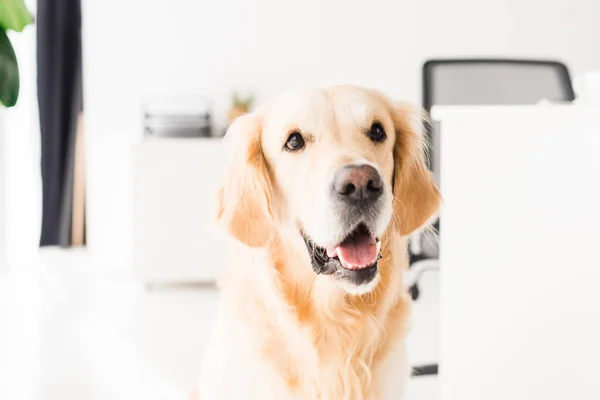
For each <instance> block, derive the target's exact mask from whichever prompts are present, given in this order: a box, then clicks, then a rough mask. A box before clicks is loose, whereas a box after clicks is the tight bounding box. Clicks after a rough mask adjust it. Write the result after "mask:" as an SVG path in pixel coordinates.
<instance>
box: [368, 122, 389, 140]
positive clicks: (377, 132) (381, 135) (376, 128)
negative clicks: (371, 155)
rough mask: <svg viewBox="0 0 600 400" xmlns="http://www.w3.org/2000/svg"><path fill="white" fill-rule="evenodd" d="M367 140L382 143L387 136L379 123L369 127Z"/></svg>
mask: <svg viewBox="0 0 600 400" xmlns="http://www.w3.org/2000/svg"><path fill="white" fill-rule="evenodd" d="M368 135H369V138H370V139H371V140H372V141H374V142H383V141H384V140H385V138H386V137H387V135H386V134H385V130H383V126H381V124H380V123H379V122H375V123H374V124H373V125H372V126H371V130H370V131H369V133H368Z"/></svg>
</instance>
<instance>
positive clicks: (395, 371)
mask: <svg viewBox="0 0 600 400" xmlns="http://www.w3.org/2000/svg"><path fill="white" fill-rule="evenodd" d="M419 126H420V115H419V113H415V112H414V111H413V110H412V109H411V108H409V107H406V106H395V105H393V104H392V103H391V102H390V101H388V100H387V99H386V98H385V97H384V96H382V95H381V94H379V93H378V92H376V91H373V90H368V89H362V88H358V87H352V86H336V87H332V88H329V89H326V90H304V91H299V92H295V93H292V94H289V95H286V96H283V97H281V98H279V99H277V100H274V101H272V102H269V103H268V104H265V105H263V106H262V107H260V108H259V109H258V110H257V111H256V112H254V113H252V114H248V115H245V116H242V117H240V118H238V119H237V120H236V121H235V122H234V123H233V124H232V125H231V127H230V129H229V131H228V133H227V137H228V139H229V141H230V143H231V145H232V146H233V152H232V159H231V160H230V163H229V165H228V167H227V169H226V172H225V178H224V182H223V186H222V188H221V190H220V191H219V195H218V219H219V222H220V224H222V226H223V227H224V228H225V230H226V231H227V232H228V234H229V235H230V236H232V237H233V238H234V239H236V240H235V241H234V242H235V243H234V248H233V249H232V251H231V253H230V254H229V256H230V258H231V259H230V260H229V263H228V264H229V265H228V270H227V271H226V273H225V275H224V277H223V280H222V282H221V288H222V292H221V295H222V299H221V303H220V307H219V311H218V315H217V320H216V325H215V328H214V331H213V335H212V337H211V342H210V344H209V346H208V349H207V352H206V355H205V359H204V362H203V368H202V374H201V378H200V381H199V385H198V396H199V398H200V399H202V400H217V399H218V400H225V399H227V400H240V399H257V400H258V399H260V400H268V399H273V400H288V399H320V400H344V399H345V400H365V399H378V400H379V399H380V400H388V399H389V400H392V399H393V400H399V399H402V398H403V396H404V390H405V388H406V385H407V381H408V378H409V375H410V369H411V368H410V365H409V363H408V361H407V358H406V349H405V338H406V335H407V328H408V318H409V315H410V309H411V299H410V297H409V294H408V291H407V287H406V285H405V284H404V283H403V274H404V272H405V270H406V269H407V267H408V249H407V241H408V236H409V234H410V233H411V232H413V231H415V230H417V229H419V228H421V227H422V226H423V225H425V224H427V222H428V221H430V220H431V219H432V217H433V216H434V214H436V212H437V209H438V205H439V202H440V195H439V192H438V189H437V188H436V186H435V184H434V182H433V180H432V177H431V175H430V173H429V171H428V169H427V167H426V164H425V162H424V150H425V149H424V144H423V138H422V135H421V133H420V132H419Z"/></svg>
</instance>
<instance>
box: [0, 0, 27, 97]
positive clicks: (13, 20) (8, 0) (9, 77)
mask: <svg viewBox="0 0 600 400" xmlns="http://www.w3.org/2000/svg"><path fill="white" fill-rule="evenodd" d="M32 22H33V18H32V16H31V14H30V13H29V11H28V10H27V7H25V3H24V2H23V0H0V105H4V106H5V107H12V106H14V105H15V104H16V103H17V99H18V98H19V66H18V64H17V57H16V55H15V51H14V49H13V47H12V45H11V43H10V39H9V38H8V36H7V34H6V31H8V30H12V31H16V32H21V31H22V30H23V29H24V28H25V27H26V26H27V25H29V24H30V23H32Z"/></svg>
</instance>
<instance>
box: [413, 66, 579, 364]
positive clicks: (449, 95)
mask: <svg viewBox="0 0 600 400" xmlns="http://www.w3.org/2000/svg"><path fill="white" fill-rule="evenodd" d="M422 81H423V107H424V108H425V110H426V111H427V112H429V111H430V110H431V107H432V106H435V105H508V104H511V105H525V104H537V103H539V102H540V101H549V102H571V101H573V100H574V99H575V94H574V92H573V86H572V83H571V78H570V75H569V71H568V69H567V67H566V66H565V65H564V64H562V63H560V62H556V61H539V60H513V59H437V60H429V61H427V62H426V63H425V64H424V65H423V75H422ZM437 133H438V130H437V129H436V124H430V125H429V126H427V131H426V135H427V138H428V140H429V142H430V143H431V151H430V153H429V158H428V160H427V161H428V165H429V168H430V169H431V171H432V172H433V174H434V177H435V179H436V181H437V182H438V183H439V182H440V178H441V173H440V172H443V171H440V168H439V159H440V158H439V157H440V151H439V143H440V141H439V137H438V136H437ZM435 228H436V229H435V230H434V231H433V232H423V233H418V234H415V235H413V237H412V238H411V247H410V257H411V268H410V270H409V273H410V274H411V276H410V278H409V279H410V283H412V285H411V286H410V288H411V294H412V297H413V299H415V300H416V299H417V298H418V297H419V294H420V291H419V286H418V281H419V279H420V277H421V276H422V274H423V273H425V272H427V271H432V270H437V269H438V268H439V265H438V263H437V260H438V258H439V242H438V240H437V235H436V232H435V231H437V230H439V222H438V223H436V226H435ZM415 371H416V372H415V374H416V375H429V374H437V365H427V366H420V367H415Z"/></svg>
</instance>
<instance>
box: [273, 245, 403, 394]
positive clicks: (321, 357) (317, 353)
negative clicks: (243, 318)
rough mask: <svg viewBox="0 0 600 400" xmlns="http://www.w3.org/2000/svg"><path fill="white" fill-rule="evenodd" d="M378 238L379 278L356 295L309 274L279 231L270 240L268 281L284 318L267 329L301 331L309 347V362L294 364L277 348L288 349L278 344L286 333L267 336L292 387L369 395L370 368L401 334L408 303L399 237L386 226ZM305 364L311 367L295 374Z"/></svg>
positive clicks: (329, 279)
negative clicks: (272, 269)
mask: <svg viewBox="0 0 600 400" xmlns="http://www.w3.org/2000/svg"><path fill="white" fill-rule="evenodd" d="M382 242H383V243H382V255H383V258H382V259H381V260H380V261H379V273H380V281H379V283H378V284H377V286H376V287H375V288H374V289H373V290H372V291H371V292H369V293H365V294H362V295H352V294H348V293H346V292H344V291H343V289H342V288H341V287H339V286H338V285H336V283H335V281H334V279H335V278H333V277H332V276H318V275H316V274H315V273H314V272H313V270H312V268H311V265H310V260H309V258H308V256H307V254H301V251H298V250H294V248H293V247H292V246H286V244H285V241H283V240H281V238H279V240H274V241H273V243H272V245H271V246H269V249H268V255H269V258H270V260H271V262H272V266H274V267H275V271H276V272H277V273H275V274H273V275H272V279H273V286H272V287H273V288H274V290H275V291H276V292H277V293H276V295H277V296H278V297H279V298H281V299H284V303H285V304H284V307H283V308H282V309H281V310H279V311H278V312H282V313H285V315H286V319H289V321H290V324H284V325H285V326H286V328H282V327H280V326H277V325H275V324H273V325H272V326H271V328H272V329H273V330H275V331H278V332H277V334H273V335H272V337H274V338H275V337H278V335H281V336H279V337H286V335H295V333H296V334H299V333H300V332H302V335H299V336H303V337H304V339H305V340H306V342H307V347H309V348H310V351H312V352H313V354H314V359H313V360H312V361H310V362H312V363H316V365H314V366H312V368H298V366H297V365H295V364H294V363H297V360H298V358H296V357H293V356H289V357H288V356H284V355H291V354H294V349H291V348H285V346H286V345H287V346H289V345H290V340H289V339H288V340H275V341H273V342H271V343H269V345H268V346H266V348H267V349H268V351H267V353H268V354H270V358H271V359H272V360H273V361H274V362H275V363H276V364H278V366H277V368H278V370H279V371H286V372H285V374H286V380H287V381H288V383H289V384H290V385H298V390H309V389H310V391H311V393H312V394H313V395H314V393H315V392H316V393H319V396H317V397H318V398H322V399H328V398H331V399H339V398H364V399H371V398H373V390H374V389H373V383H374V382H373V379H374V378H373V376H374V373H373V372H374V370H375V368H376V366H377V364H378V363H380V362H381V355H382V354H387V350H389V347H390V346H392V345H393V344H394V343H397V341H398V340H399V339H400V338H401V337H403V336H405V334H406V326H407V323H406V322H407V321H406V320H407V318H408V315H409V311H410V304H411V301H410V297H409V296H408V293H407V291H406V288H404V286H403V283H402V275H403V271H404V269H405V268H406V267H407V265H408V255H407V244H406V240H403V239H400V240H394V238H393V236H392V235H389V234H388V235H384V237H383V238H382ZM286 330H288V331H286ZM289 330H291V331H292V332H290V331H289ZM293 331H295V332H293ZM300 356H302V355H300ZM307 370H308V371H314V375H312V376H302V373H303V372H302V371H307ZM307 388H308V389H307ZM342 393H343V395H342ZM348 394H350V395H349V397H345V396H348ZM313 397H314V396H313Z"/></svg>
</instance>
